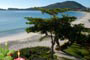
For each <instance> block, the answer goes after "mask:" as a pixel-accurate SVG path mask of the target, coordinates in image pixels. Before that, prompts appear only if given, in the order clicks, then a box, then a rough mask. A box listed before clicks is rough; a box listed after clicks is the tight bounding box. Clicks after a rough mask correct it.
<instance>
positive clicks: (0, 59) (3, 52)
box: [0, 48, 14, 60]
mask: <svg viewBox="0 0 90 60" xmlns="http://www.w3.org/2000/svg"><path fill="white" fill-rule="evenodd" d="M13 53H14V50H8V49H5V48H0V60H13V58H12V57H11V55H12V54H13Z"/></svg>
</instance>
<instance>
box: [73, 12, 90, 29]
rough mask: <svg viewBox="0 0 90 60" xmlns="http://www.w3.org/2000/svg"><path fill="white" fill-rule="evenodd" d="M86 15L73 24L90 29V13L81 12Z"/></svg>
mask: <svg viewBox="0 0 90 60" xmlns="http://www.w3.org/2000/svg"><path fill="white" fill-rule="evenodd" d="M81 13H84V14H85V16H83V17H81V18H80V19H77V20H76V21H74V22H72V24H80V23H81V24H84V26H85V27H86V28H90V21H89V20H90V13H89V12H81Z"/></svg>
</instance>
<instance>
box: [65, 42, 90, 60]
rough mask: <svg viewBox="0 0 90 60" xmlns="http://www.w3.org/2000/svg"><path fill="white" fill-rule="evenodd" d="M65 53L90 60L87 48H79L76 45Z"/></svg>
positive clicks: (89, 52)
mask: <svg viewBox="0 0 90 60" xmlns="http://www.w3.org/2000/svg"><path fill="white" fill-rule="evenodd" d="M64 51H65V52H66V53H68V54H70V55H73V56H75V57H78V58H81V59H82V60H83V59H84V60H85V59H86V60H90V51H89V50H88V49H86V48H85V47H81V46H79V45H78V44H75V43H74V44H73V45H72V46H70V47H68V48H67V49H66V50H64Z"/></svg>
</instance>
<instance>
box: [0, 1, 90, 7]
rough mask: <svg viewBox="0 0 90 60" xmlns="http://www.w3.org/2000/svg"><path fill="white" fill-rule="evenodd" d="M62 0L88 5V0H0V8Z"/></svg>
mask: <svg viewBox="0 0 90 60" xmlns="http://www.w3.org/2000/svg"><path fill="white" fill-rule="evenodd" d="M63 1H76V2H79V3H81V4H82V5H84V6H86V7H90V0H0V8H5V9H6V8H30V7H41V6H46V5H49V4H53V3H57V2H63Z"/></svg>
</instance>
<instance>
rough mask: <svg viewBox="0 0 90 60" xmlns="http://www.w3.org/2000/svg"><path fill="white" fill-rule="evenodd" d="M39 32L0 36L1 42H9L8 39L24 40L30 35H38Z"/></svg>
mask: <svg viewBox="0 0 90 60" xmlns="http://www.w3.org/2000/svg"><path fill="white" fill-rule="evenodd" d="M37 34H38V33H29V34H28V33H26V32H23V33H17V34H14V35H9V36H5V37H0V43H3V42H7V41H16V40H22V39H25V38H28V37H32V36H33V35H37Z"/></svg>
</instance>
